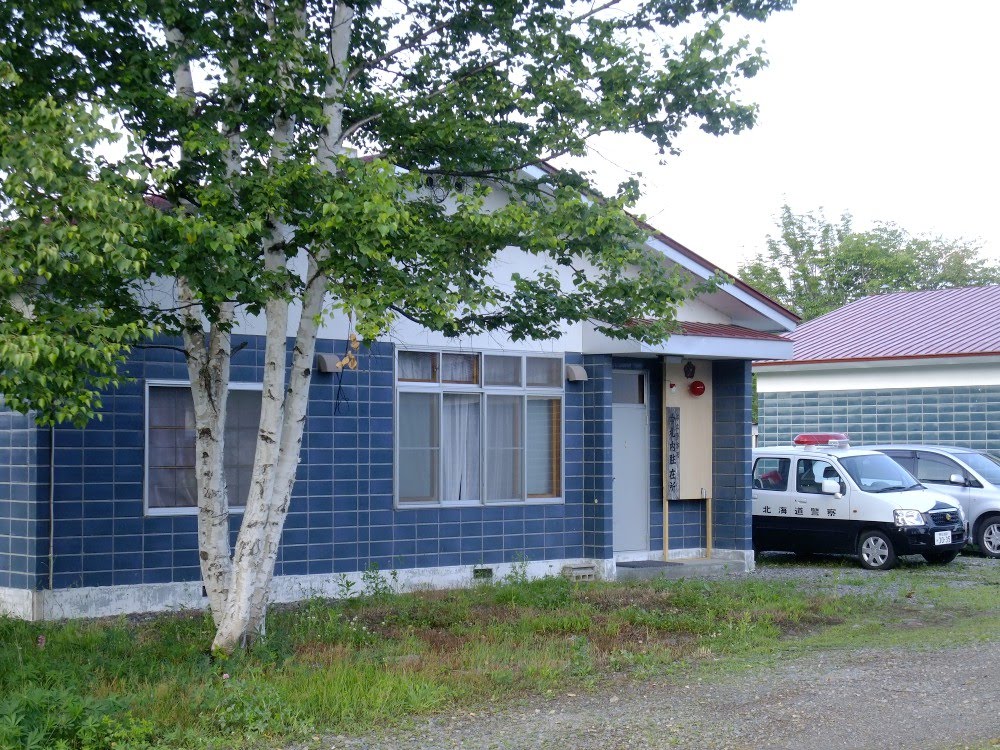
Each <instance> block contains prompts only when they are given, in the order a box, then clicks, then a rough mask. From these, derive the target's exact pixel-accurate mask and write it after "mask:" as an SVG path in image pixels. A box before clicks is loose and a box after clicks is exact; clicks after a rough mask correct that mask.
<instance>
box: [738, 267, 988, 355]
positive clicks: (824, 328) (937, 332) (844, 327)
mask: <svg viewBox="0 0 1000 750" xmlns="http://www.w3.org/2000/svg"><path fill="white" fill-rule="evenodd" d="M785 338H787V339H791V341H792V342H794V345H795V347H794V351H795V358H794V359H793V360H790V361H788V362H767V363H764V362H761V363H758V364H759V365H762V366H772V365H781V364H790V363H791V364H794V363H797V362H839V361H851V360H871V359H911V358H921V357H962V356H973V355H977V354H978V355H983V354H1000V286H981V287H964V288H961V289H937V290H932V291H927V292H896V293H894V294H881V295H877V296H874V297H864V298H863V299H859V300H857V301H856V302H852V303H850V304H849V305H845V306H844V307H841V308H840V309H838V310H834V311H833V312H830V313H827V314H826V315H823V316H822V317H819V318H816V319H815V320H811V321H809V322H808V323H803V324H802V325H801V326H799V327H798V328H797V329H795V330H794V331H792V332H791V333H788V334H786V335H785Z"/></svg>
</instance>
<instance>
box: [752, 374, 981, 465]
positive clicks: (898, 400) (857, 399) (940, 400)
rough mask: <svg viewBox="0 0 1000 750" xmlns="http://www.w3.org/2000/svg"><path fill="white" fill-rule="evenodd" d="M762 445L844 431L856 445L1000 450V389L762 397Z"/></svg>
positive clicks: (908, 389)
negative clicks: (807, 433) (815, 434)
mask: <svg viewBox="0 0 1000 750" xmlns="http://www.w3.org/2000/svg"><path fill="white" fill-rule="evenodd" d="M758 427H759V433H758V445H760V446H762V447H764V446H774V445H788V444H789V443H790V442H791V440H792V438H793V437H794V436H795V435H796V434H797V433H799V432H827V431H832V432H846V433H847V434H848V435H849V436H850V438H851V443H852V444H854V445H863V444H865V443H923V444H925V445H932V444H938V445H960V446H965V447H969V448H977V449H981V450H995V451H1000V386H963V387H954V388H897V389H885V390H877V391H876V390H868V391H797V392H790V393H761V394H759V397H758Z"/></svg>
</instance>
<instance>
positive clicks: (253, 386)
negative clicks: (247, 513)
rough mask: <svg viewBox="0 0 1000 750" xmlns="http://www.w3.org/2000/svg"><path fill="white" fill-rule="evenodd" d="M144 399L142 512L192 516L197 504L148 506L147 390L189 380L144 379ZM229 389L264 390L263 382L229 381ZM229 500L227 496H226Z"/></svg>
mask: <svg viewBox="0 0 1000 750" xmlns="http://www.w3.org/2000/svg"><path fill="white" fill-rule="evenodd" d="M145 385H146V387H145V391H144V394H145V395H144V399H143V404H142V414H143V423H142V512H143V514H144V515H146V516H193V515H196V514H197V513H198V505H197V503H195V505H193V506H191V507H190V508H151V507H149V392H150V390H151V389H153V388H188V389H190V388H191V381H189V380H161V379H150V380H147V381H146V384H145ZM229 390H231V391H258V392H259V393H263V392H264V384H263V383H230V384H229ZM226 502H227V503H228V502H229V498H228V497H227V498H226ZM245 508H246V506H244V505H234V506H233V507H231V508H229V512H230V513H243V511H244V509H245Z"/></svg>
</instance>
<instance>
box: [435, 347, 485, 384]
mask: <svg viewBox="0 0 1000 750" xmlns="http://www.w3.org/2000/svg"><path fill="white" fill-rule="evenodd" d="M478 357H479V355H478V354H443V355H441V382H443V383H469V384H476V383H478V382H479V378H478V377H477V372H476V370H477V367H476V364H477V359H478Z"/></svg>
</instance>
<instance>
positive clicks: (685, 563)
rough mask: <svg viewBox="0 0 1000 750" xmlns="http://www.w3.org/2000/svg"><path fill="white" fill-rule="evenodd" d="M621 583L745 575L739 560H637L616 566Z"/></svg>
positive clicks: (698, 558)
mask: <svg viewBox="0 0 1000 750" xmlns="http://www.w3.org/2000/svg"><path fill="white" fill-rule="evenodd" d="M615 567H616V568H617V573H616V578H617V580H619V581H650V580H653V579H654V578H671V579H676V578H720V577H722V576H727V575H734V574H736V573H743V564H742V563H741V562H739V561H737V560H712V559H710V558H704V557H696V558H691V559H686V560H635V561H632V562H620V563H618V564H617V565H616V566H615Z"/></svg>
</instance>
